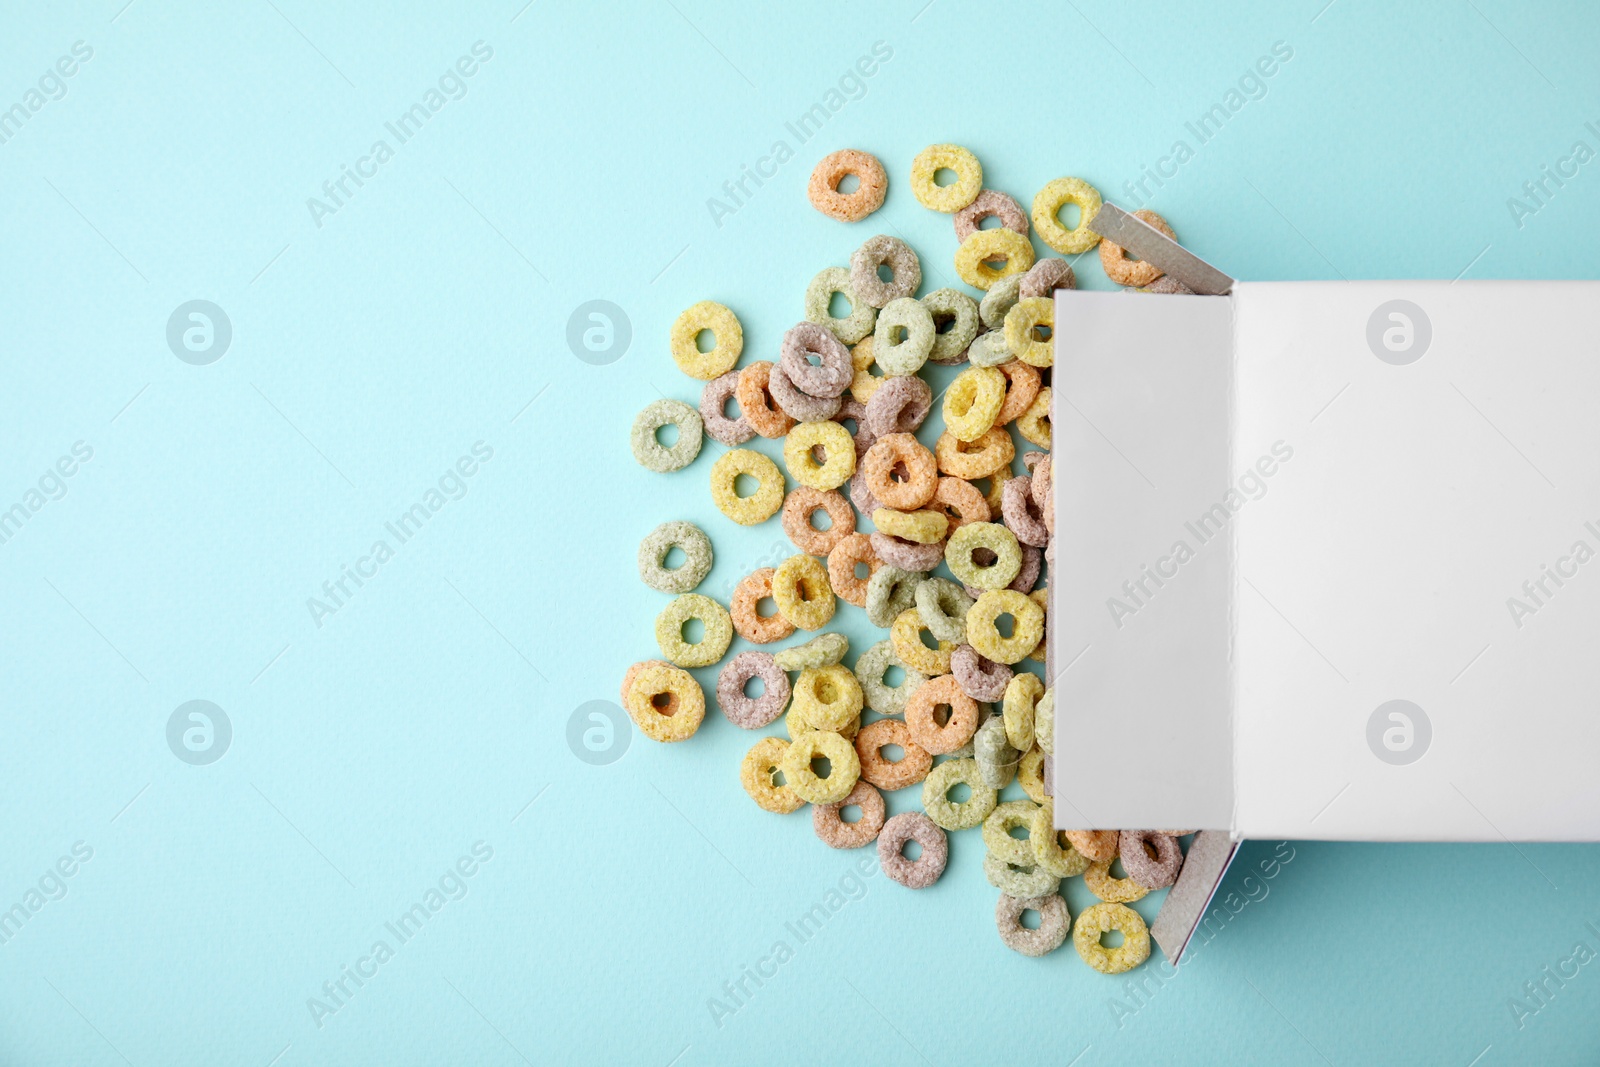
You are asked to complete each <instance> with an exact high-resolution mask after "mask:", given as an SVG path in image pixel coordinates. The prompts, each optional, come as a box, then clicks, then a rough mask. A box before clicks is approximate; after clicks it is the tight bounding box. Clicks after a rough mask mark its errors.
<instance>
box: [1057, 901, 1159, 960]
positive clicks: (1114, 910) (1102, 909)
mask: <svg viewBox="0 0 1600 1067" xmlns="http://www.w3.org/2000/svg"><path fill="white" fill-rule="evenodd" d="M1109 930H1116V931H1118V932H1119V933H1121V934H1122V944H1120V945H1118V946H1117V947H1116V948H1106V947H1105V946H1104V945H1102V944H1100V938H1101V936H1102V935H1103V934H1105V933H1106V932H1107V931H1109ZM1072 944H1073V947H1074V948H1076V949H1077V950H1078V955H1080V956H1082V957H1083V962H1084V963H1087V964H1088V965H1089V966H1091V967H1093V968H1094V969H1095V970H1097V971H1099V972H1100V973H1101V974H1121V973H1122V972H1123V971H1131V970H1133V968H1135V967H1137V966H1139V964H1141V963H1143V962H1144V961H1145V960H1147V959H1149V958H1150V929H1149V927H1147V926H1145V924H1144V920H1143V919H1142V918H1140V917H1139V913H1138V912H1136V911H1134V910H1133V909H1132V908H1130V907H1128V906H1127V905H1126V904H1096V905H1094V906H1093V907H1091V908H1085V909H1084V910H1083V912H1082V913H1080V914H1079V915H1078V923H1077V926H1076V927H1075V928H1074V929H1073V931H1072Z"/></svg>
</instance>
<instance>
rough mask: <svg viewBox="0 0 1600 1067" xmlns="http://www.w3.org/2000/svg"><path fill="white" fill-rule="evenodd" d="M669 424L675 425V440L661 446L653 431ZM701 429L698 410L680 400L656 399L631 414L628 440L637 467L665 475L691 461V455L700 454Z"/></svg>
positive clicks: (680, 468)
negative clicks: (676, 434)
mask: <svg viewBox="0 0 1600 1067" xmlns="http://www.w3.org/2000/svg"><path fill="white" fill-rule="evenodd" d="M669 424H670V425H673V426H676V427H677V428H678V439H677V440H676V441H674V442H673V443H672V444H670V445H664V444H662V443H661V442H660V441H658V440H657V439H656V431H657V430H659V429H661V428H662V427H663V426H666V425H669ZM703 430H704V425H703V424H702V423H701V421H700V413H699V412H698V411H696V410H695V409H694V408H692V407H690V406H689V405H688V404H685V403H684V402H683V401H681V400H657V401H655V402H654V403H652V404H649V405H647V406H646V407H645V409H644V410H643V411H641V412H639V414H638V415H637V416H635V417H634V420H633V430H632V432H631V433H630V434H629V437H628V440H629V444H630V445H632V447H633V458H634V459H636V460H638V461H639V466H641V467H644V468H645V469H647V470H653V471H656V472H657V473H660V474H666V473H668V472H670V471H676V470H682V469H683V468H684V467H687V466H688V465H689V464H691V463H693V462H694V457H696V456H698V455H699V454H700V439H701V435H702V433H703Z"/></svg>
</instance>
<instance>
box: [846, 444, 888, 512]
mask: <svg viewBox="0 0 1600 1067" xmlns="http://www.w3.org/2000/svg"><path fill="white" fill-rule="evenodd" d="M867 451H868V452H870V451H872V449H870V448H869V449H867ZM850 503H852V504H854V505H855V507H856V510H857V511H859V512H860V513H861V514H863V515H871V514H872V513H873V512H874V511H877V510H878V509H879V508H881V507H883V505H882V504H881V503H879V502H878V498H877V497H875V496H873V495H872V490H870V489H868V488H867V476H866V473H865V472H864V471H863V470H862V469H861V464H860V463H857V464H856V472H855V473H854V474H852V475H851V476H850Z"/></svg>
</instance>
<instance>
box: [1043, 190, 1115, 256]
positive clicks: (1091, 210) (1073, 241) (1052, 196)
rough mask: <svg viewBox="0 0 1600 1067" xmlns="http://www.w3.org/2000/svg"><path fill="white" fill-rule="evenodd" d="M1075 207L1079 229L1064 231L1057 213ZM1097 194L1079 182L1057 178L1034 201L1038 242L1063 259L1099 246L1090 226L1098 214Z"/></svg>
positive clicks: (1098, 197) (1099, 201)
mask: <svg viewBox="0 0 1600 1067" xmlns="http://www.w3.org/2000/svg"><path fill="white" fill-rule="evenodd" d="M1069 203H1070V204H1077V205H1078V225H1076V226H1074V227H1073V228H1072V229H1070V230H1069V229H1067V228H1066V227H1065V226H1063V225H1061V220H1060V219H1058V218H1056V212H1058V211H1060V210H1061V209H1062V208H1063V207H1064V206H1066V205H1067V204H1069ZM1100 204H1101V200H1100V192H1099V190H1097V189H1096V188H1095V187H1094V186H1092V185H1090V184H1089V183H1088V182H1086V181H1084V180H1083V179H1081V178H1057V179H1056V180H1055V181H1053V182H1051V183H1050V184H1048V185H1046V186H1045V187H1044V188H1043V189H1040V190H1039V195H1038V196H1036V197H1034V198H1033V229H1034V232H1035V233H1037V234H1038V235H1039V240H1041V241H1043V242H1044V243H1045V244H1047V245H1049V246H1050V247H1051V248H1053V249H1055V250H1056V251H1057V252H1060V253H1061V254H1062V255H1064V256H1075V255H1077V254H1078V253H1080V252H1087V251H1089V249H1091V248H1093V247H1094V246H1095V245H1097V244H1099V243H1100V235H1099V234H1097V233H1095V232H1094V231H1093V230H1091V229H1090V228H1089V223H1090V222H1092V221H1093V220H1094V217H1095V215H1097V214H1099V212H1100Z"/></svg>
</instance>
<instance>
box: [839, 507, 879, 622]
mask: <svg viewBox="0 0 1600 1067" xmlns="http://www.w3.org/2000/svg"><path fill="white" fill-rule="evenodd" d="M850 521H851V524H852V525H854V524H855V519H854V517H853V516H852V518H851V520H850ZM858 565H859V566H863V567H866V568H867V577H866V578H858V577H856V567H857V566H858ZM881 566H883V561H882V560H880V559H879V558H878V554H877V553H876V552H874V551H873V550H872V538H870V537H868V536H867V535H866V534H864V533H853V534H849V535H848V536H846V537H841V538H840V539H839V543H838V544H836V545H834V546H833V551H832V552H829V553H828V584H829V585H831V586H832V587H833V592H834V594H835V595H836V596H838V597H839V599H841V600H843V601H844V602H845V603H847V604H854V605H855V606H856V607H858V608H864V607H866V606H867V581H868V579H870V578H871V577H872V576H873V574H875V573H876V572H877V570H878V568H879V567H881Z"/></svg>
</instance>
